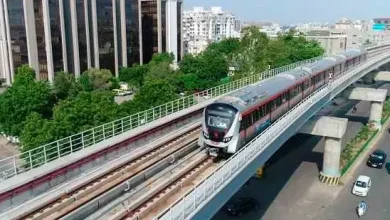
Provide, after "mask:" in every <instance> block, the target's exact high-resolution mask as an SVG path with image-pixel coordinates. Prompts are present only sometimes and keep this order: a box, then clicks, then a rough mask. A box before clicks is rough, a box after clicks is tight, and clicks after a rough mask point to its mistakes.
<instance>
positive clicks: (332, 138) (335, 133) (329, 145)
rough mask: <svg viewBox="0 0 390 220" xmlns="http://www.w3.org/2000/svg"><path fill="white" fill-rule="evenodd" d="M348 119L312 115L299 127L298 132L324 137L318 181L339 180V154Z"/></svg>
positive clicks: (330, 182) (331, 181)
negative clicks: (322, 156) (322, 158)
mask: <svg viewBox="0 0 390 220" xmlns="http://www.w3.org/2000/svg"><path fill="white" fill-rule="evenodd" d="M347 125H348V119H344V118H335V117H328V116H322V117H313V118H311V119H310V120H309V121H308V122H307V123H306V124H304V125H303V126H302V127H301V128H300V129H299V131H298V132H299V133H304V134H311V135H318V136H324V137H325V150H324V160H323V165H322V171H321V172H320V177H319V179H320V181H321V182H323V183H327V184H330V185H336V184H338V182H339V180H340V154H341V143H342V141H341V140H342V137H343V136H344V134H345V131H346V130H347Z"/></svg>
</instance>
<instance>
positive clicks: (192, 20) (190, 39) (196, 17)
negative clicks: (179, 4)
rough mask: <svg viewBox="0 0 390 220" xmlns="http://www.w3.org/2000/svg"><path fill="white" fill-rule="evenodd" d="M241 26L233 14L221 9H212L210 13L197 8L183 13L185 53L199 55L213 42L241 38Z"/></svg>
mask: <svg viewBox="0 0 390 220" xmlns="http://www.w3.org/2000/svg"><path fill="white" fill-rule="evenodd" d="M240 32H241V25H240V22H239V21H238V20H236V18H235V16H234V15H233V14H231V13H228V12H224V11H222V8H221V7H212V8H211V9H210V10H209V11H207V10H204V8H202V7H195V8H194V9H193V10H192V11H184V13H183V41H184V48H185V49H184V52H185V53H192V54H197V53H200V52H202V51H203V50H205V49H206V48H207V45H209V44H210V43H212V42H215V41H219V40H223V39H226V38H231V37H234V38H239V37H240Z"/></svg>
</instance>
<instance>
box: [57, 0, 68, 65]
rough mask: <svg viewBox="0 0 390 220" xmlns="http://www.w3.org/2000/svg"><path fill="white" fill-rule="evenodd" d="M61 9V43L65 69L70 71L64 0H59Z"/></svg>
mask: <svg viewBox="0 0 390 220" xmlns="http://www.w3.org/2000/svg"><path fill="white" fill-rule="evenodd" d="M58 5H59V11H60V25H61V38H62V39H61V44H62V60H63V63H64V71H65V72H68V55H67V54H68V52H67V48H66V36H65V17H64V0H59V2H58Z"/></svg>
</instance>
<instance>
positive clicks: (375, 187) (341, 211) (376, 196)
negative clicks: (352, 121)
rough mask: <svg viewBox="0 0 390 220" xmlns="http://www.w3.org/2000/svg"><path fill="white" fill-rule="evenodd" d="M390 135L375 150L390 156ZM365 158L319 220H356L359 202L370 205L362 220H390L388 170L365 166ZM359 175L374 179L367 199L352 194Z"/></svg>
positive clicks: (383, 138) (383, 137)
mask: <svg viewBox="0 0 390 220" xmlns="http://www.w3.org/2000/svg"><path fill="white" fill-rule="evenodd" d="M389 143H390V134H389V132H387V131H385V132H384V135H383V136H382V138H381V139H380V141H379V143H378V144H377V145H376V146H375V147H374V149H377V148H379V149H382V150H384V151H385V152H386V153H387V154H388V155H390V145H389ZM366 158H367V157H365V158H362V159H364V160H363V161H362V163H361V164H359V166H358V167H357V168H356V170H355V172H354V173H353V175H352V176H351V178H349V180H348V181H347V182H346V183H345V186H344V187H343V189H342V190H341V192H340V194H339V195H338V197H337V199H336V201H335V202H334V203H333V204H332V205H330V206H329V207H327V208H326V209H324V210H323V212H322V213H321V214H320V215H319V216H318V218H317V219H318V220H339V219H342V220H349V219H351V220H352V219H356V218H357V217H356V212H355V210H354V209H355V208H356V206H357V204H358V202H359V201H361V200H365V201H366V202H367V204H368V212H367V214H366V215H365V216H363V217H362V218H361V219H367V220H388V219H390V191H389V186H390V178H389V174H387V172H386V169H385V168H383V169H381V170H380V169H373V168H369V167H367V166H366V165H365V161H366V160H365V159H366ZM359 175H367V176H370V177H371V178H372V188H371V189H370V192H369V193H368V196H367V197H366V198H361V197H357V196H354V195H352V194H351V188H352V185H353V183H354V181H355V180H356V178H357V177H358V176H359Z"/></svg>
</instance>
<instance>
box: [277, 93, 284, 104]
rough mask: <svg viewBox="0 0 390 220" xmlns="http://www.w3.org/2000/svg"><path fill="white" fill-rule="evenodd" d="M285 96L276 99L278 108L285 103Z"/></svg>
mask: <svg viewBox="0 0 390 220" xmlns="http://www.w3.org/2000/svg"><path fill="white" fill-rule="evenodd" d="M282 96H283V94H282V95H280V96H279V97H278V98H276V107H279V106H281V105H282V103H283V98H282Z"/></svg>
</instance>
